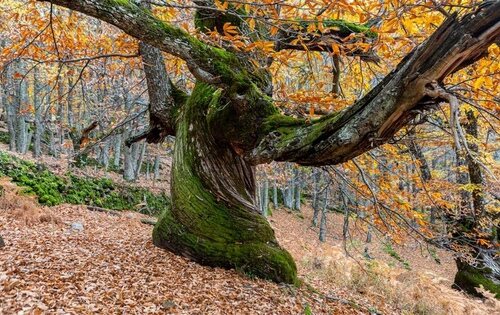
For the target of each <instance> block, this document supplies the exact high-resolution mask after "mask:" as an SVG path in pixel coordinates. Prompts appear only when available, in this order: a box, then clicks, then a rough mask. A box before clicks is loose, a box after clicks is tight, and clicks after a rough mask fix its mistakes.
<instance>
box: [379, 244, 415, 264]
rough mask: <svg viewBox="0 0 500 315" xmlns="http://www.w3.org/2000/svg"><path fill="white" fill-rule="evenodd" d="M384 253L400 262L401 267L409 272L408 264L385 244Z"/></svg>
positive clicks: (389, 245)
mask: <svg viewBox="0 0 500 315" xmlns="http://www.w3.org/2000/svg"><path fill="white" fill-rule="evenodd" d="M384 251H385V252H386V253H387V254H389V256H391V257H392V258H394V259H395V260H397V261H398V262H400V263H401V264H402V265H403V267H404V268H405V269H407V270H411V267H410V264H409V263H408V262H407V261H406V260H404V259H403V258H402V257H401V256H399V254H398V252H396V250H395V249H394V248H393V247H392V245H391V244H390V243H385V244H384Z"/></svg>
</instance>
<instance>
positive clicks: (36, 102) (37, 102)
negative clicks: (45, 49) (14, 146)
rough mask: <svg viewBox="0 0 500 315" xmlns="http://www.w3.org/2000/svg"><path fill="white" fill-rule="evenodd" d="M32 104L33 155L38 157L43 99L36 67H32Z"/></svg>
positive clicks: (40, 141) (40, 147)
mask: <svg viewBox="0 0 500 315" xmlns="http://www.w3.org/2000/svg"><path fill="white" fill-rule="evenodd" d="M33 86H34V87H33V106H34V107H35V123H34V126H35V131H34V134H33V157H34V158H39V157H41V156H42V135H43V122H42V111H43V106H42V104H43V103H42V102H43V100H41V99H40V96H39V94H40V92H41V91H42V87H41V84H40V80H39V78H38V68H37V67H35V69H33Z"/></svg>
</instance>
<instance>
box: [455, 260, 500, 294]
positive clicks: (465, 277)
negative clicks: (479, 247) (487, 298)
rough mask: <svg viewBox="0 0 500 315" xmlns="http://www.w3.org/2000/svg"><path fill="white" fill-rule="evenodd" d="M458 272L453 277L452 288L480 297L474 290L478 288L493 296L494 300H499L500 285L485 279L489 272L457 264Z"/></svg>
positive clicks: (485, 269) (464, 264)
mask: <svg viewBox="0 0 500 315" xmlns="http://www.w3.org/2000/svg"><path fill="white" fill-rule="evenodd" d="M457 266H458V271H457V273H456V275H455V281H454V284H453V285H454V286H455V287H456V288H457V289H460V290H464V291H465V292H467V293H469V294H472V295H475V296H479V297H481V296H482V294H481V293H480V292H478V291H477V290H476V288H479V287H480V286H483V288H484V289H486V290H488V291H490V292H492V293H493V294H495V298H497V299H500V285H499V284H498V283H495V282H493V281H492V280H491V279H489V278H488V277H486V275H487V274H488V273H490V272H491V271H490V270H488V268H484V269H476V268H474V267H472V266H470V265H467V264H466V263H458V264H457Z"/></svg>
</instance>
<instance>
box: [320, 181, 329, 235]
mask: <svg viewBox="0 0 500 315" xmlns="http://www.w3.org/2000/svg"><path fill="white" fill-rule="evenodd" d="M327 208H328V188H327V189H325V194H324V199H323V207H322V208H321V222H320V225H319V240H320V241H321V242H325V241H326V210H327Z"/></svg>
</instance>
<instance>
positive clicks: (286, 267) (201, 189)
mask: <svg viewBox="0 0 500 315" xmlns="http://www.w3.org/2000/svg"><path fill="white" fill-rule="evenodd" d="M214 102H218V97H217V91H215V89H213V88H212V87H210V86H208V85H204V84H201V83H198V84H197V86H196V87H195V89H194V91H193V94H192V95H191V97H190V99H189V100H188V102H187V104H186V106H185V108H184V109H183V112H182V113H181V116H180V118H179V121H178V127H177V132H176V142H175V156H174V162H173V169H172V208H171V209H170V210H169V211H166V212H165V213H163V215H162V216H161V218H160V219H159V221H158V224H157V225H156V226H155V229H154V231H153V241H154V244H155V245H157V246H159V247H162V248H166V249H169V250H171V251H173V252H174V253H177V254H181V255H183V256H186V257H189V258H191V259H193V260H194V261H196V262H199V263H201V264H205V265H210V266H218V267H224V268H236V269H238V270H241V271H243V272H245V273H247V274H251V275H255V276H259V277H263V278H267V279H271V280H274V281H277V282H287V283H293V282H294V281H295V280H296V266H295V263H294V261H293V259H292V257H291V256H290V254H289V253H288V252H287V251H286V250H284V249H282V248H281V247H280V246H279V245H278V243H277V242H276V239H275V236H274V231H273V230H272V228H271V227H270V226H269V224H268V222H267V221H266V219H265V218H264V217H263V216H262V215H261V214H260V213H259V212H258V210H257V208H256V206H255V180H254V170H253V167H252V166H250V165H249V164H247V163H246V162H245V161H244V160H243V159H242V158H241V157H240V156H238V155H237V154H236V153H235V152H234V150H233V149H232V148H231V147H230V146H229V145H228V144H226V143H223V142H220V141H217V140H216V139H215V138H214V136H213V133H212V132H211V131H210V128H209V125H208V123H207V118H206V117H207V111H208V108H209V107H210V106H213V107H218V106H217V105H218V104H215V103H214Z"/></svg>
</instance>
